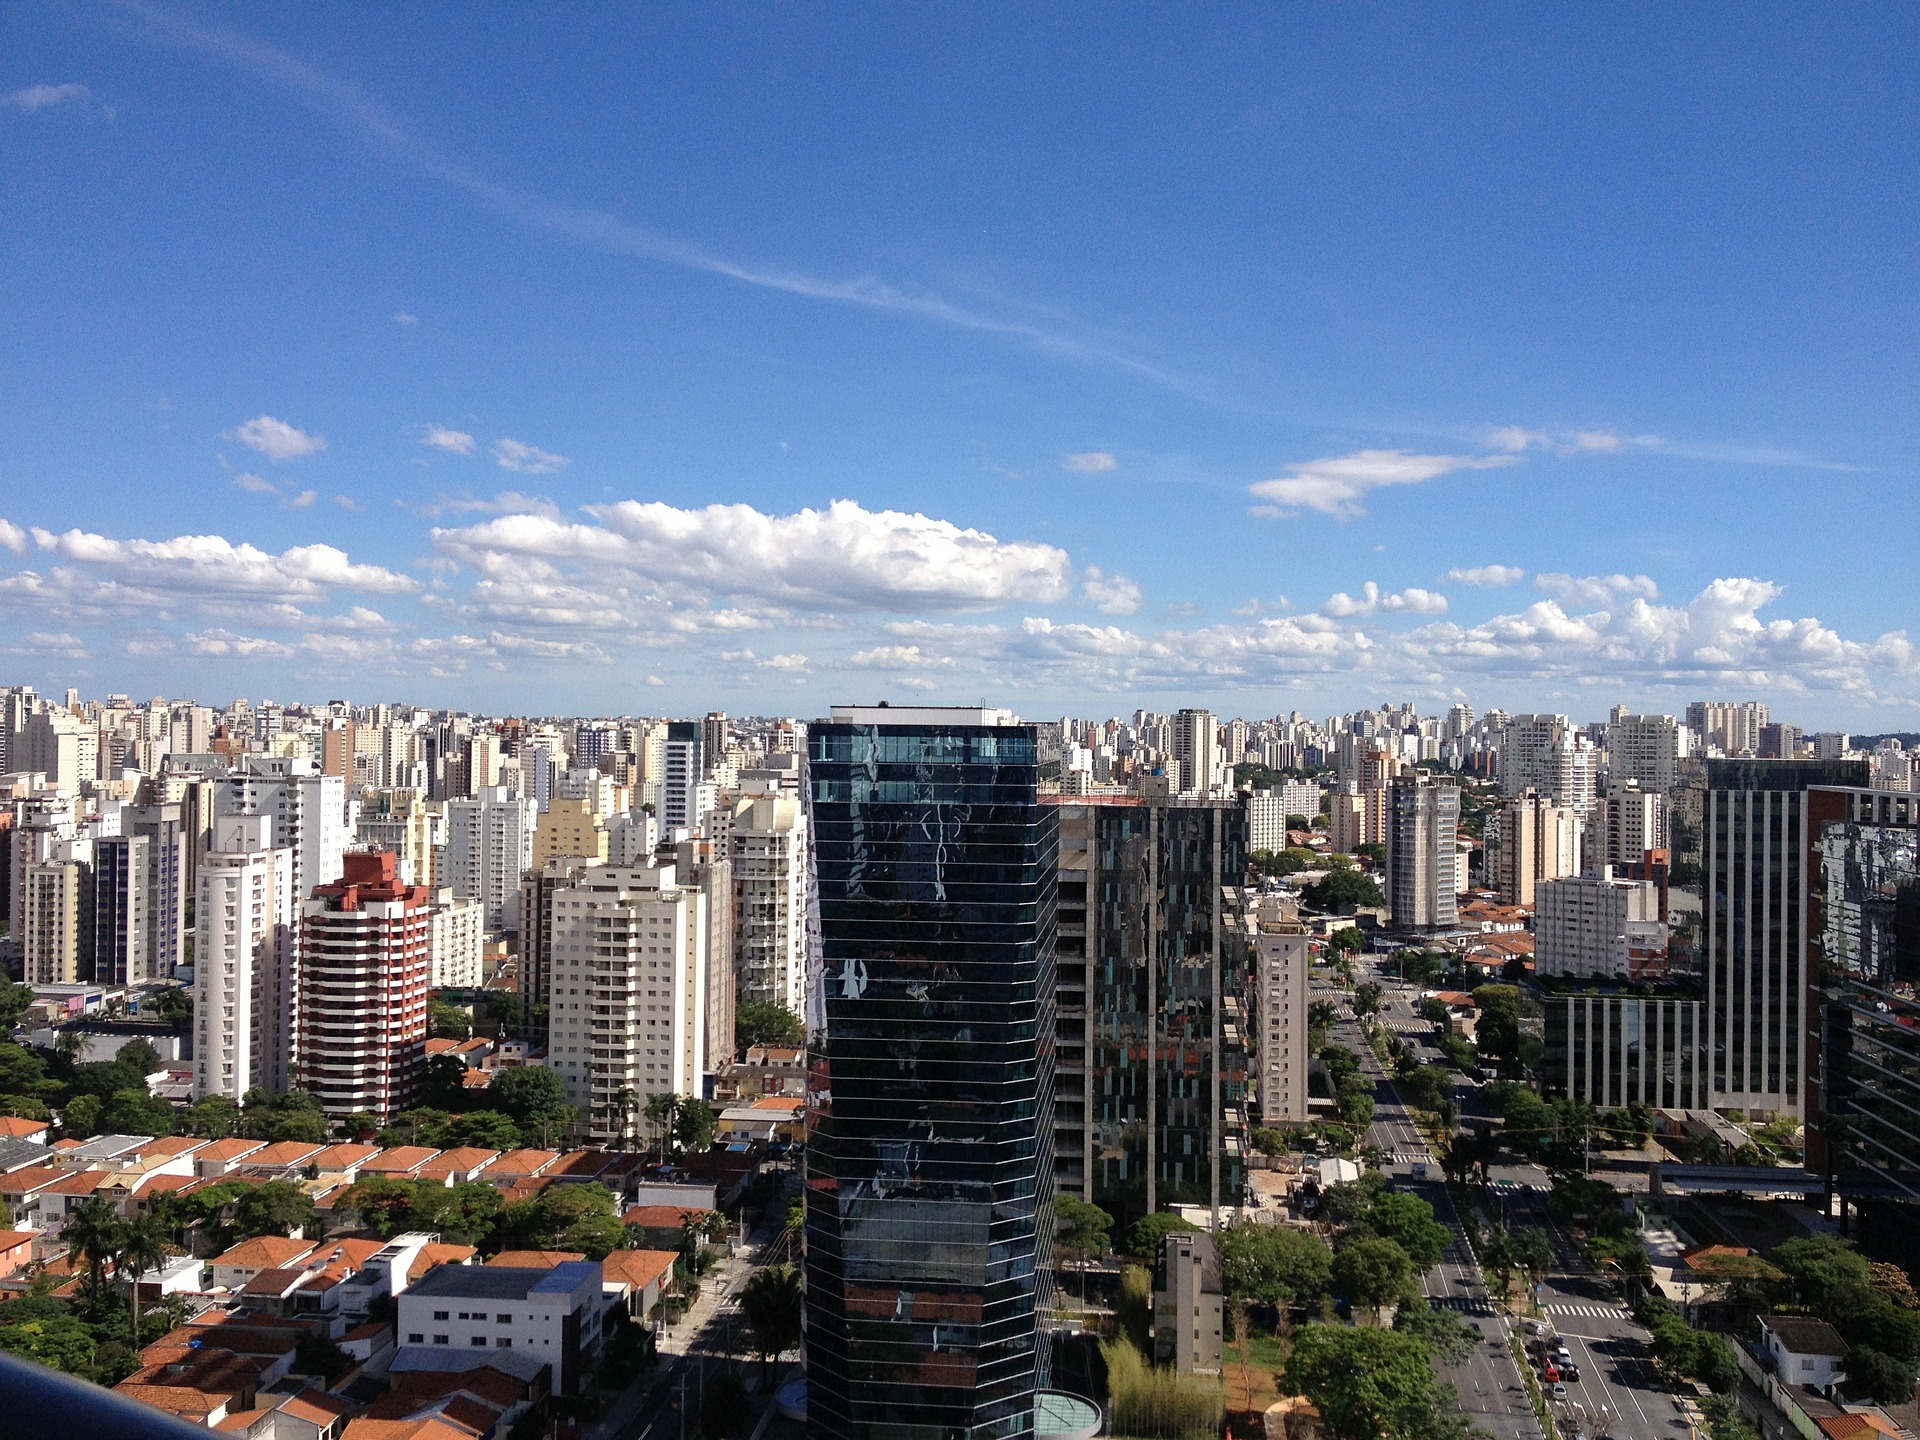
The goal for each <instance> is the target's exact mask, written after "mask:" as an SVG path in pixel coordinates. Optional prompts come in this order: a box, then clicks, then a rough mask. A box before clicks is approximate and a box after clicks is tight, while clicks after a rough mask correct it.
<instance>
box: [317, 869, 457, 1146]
mask: <svg viewBox="0 0 1920 1440" xmlns="http://www.w3.org/2000/svg"><path fill="white" fill-rule="evenodd" d="M432 899H433V893H432V892H431V891H430V890H428V889H427V888H426V886H424V885H402V884H401V883H400V877H399V866H398V864H397V862H396V860H395V857H394V855H393V852H392V851H390V850H367V851H355V852H353V853H351V854H349V855H347V856H346V857H345V859H344V861H343V874H342V877H341V878H340V879H339V880H337V881H335V882H334V883H332V884H330V885H321V886H318V887H316V888H315V889H314V891H313V894H312V897H311V898H310V899H308V900H306V901H305V902H304V903H303V904H302V906H301V917H300V964H299V987H298V990H299V1001H298V1007H297V1008H298V1022H297V1023H298V1034H299V1042H298V1045H297V1050H298V1054H299V1084H300V1088H301V1089H303V1090H305V1091H307V1092H308V1093H309V1094H311V1095H312V1096H313V1097H314V1099H316V1100H317V1101H319V1102H320V1108H321V1109H322V1110H324V1111H325V1112H326V1113H327V1115H328V1116H329V1117H331V1118H335V1119H338V1118H340V1117H342V1116H346V1115H355V1114H361V1113H365V1114H368V1115H372V1116H373V1117H374V1118H375V1119H377V1120H386V1119H388V1118H389V1117H391V1116H393V1115H396V1114H398V1113H399V1112H400V1111H402V1110H409V1109H412V1108H413V1107H414V1106H416V1105H418V1104H419V1103H420V1098H421V1095H422V1093H423V1091H424V1089H425V1086H426V1074H427V996H428V994H429V993H430V992H431V989H432V978H433V958H432V957H433V936H432V917H431V915H430V913H429V912H430V908H431V905H432Z"/></svg>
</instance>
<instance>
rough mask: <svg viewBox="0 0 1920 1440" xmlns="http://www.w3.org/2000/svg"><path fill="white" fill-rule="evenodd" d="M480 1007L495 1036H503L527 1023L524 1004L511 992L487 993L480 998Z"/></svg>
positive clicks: (495, 991)
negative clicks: (484, 1012)
mask: <svg viewBox="0 0 1920 1440" xmlns="http://www.w3.org/2000/svg"><path fill="white" fill-rule="evenodd" d="M480 1006H481V1008H482V1009H483V1010H485V1011H486V1015H487V1022H488V1023H489V1024H490V1025H492V1026H493V1027H494V1031H495V1033H496V1034H500V1035H504V1034H506V1032H507V1031H509V1030H518V1029H520V1028H521V1027H522V1026H523V1025H525V1024H526V1023H527V1007H526V1004H525V1002H523V1001H522V1000H521V999H520V997H519V996H518V995H516V994H514V993H513V991H511V990H489V991H487V992H486V993H485V994H483V995H482V996H481V997H480Z"/></svg>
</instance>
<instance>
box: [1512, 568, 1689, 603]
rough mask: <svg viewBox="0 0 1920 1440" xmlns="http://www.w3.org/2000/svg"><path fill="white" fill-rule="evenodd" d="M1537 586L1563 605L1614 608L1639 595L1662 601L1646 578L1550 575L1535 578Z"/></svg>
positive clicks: (1649, 580)
mask: <svg viewBox="0 0 1920 1440" xmlns="http://www.w3.org/2000/svg"><path fill="white" fill-rule="evenodd" d="M1533 583H1534V585H1535V586H1536V587H1537V588H1539V589H1541V590H1544V591H1546V592H1547V593H1548V594H1549V595H1552V596H1554V597H1555V598H1557V599H1558V600H1559V601H1560V603H1561V604H1563V605H1611V604H1612V603H1613V602H1614V601H1615V600H1620V599H1626V598H1630V597H1633V596H1638V597H1639V598H1640V599H1643V600H1658V599H1659V598H1660V587H1659V586H1658V585H1656V584H1654V583H1653V581H1652V580H1651V579H1650V578H1649V577H1647V576H1645V575H1565V574H1560V573H1558V572H1549V573H1548V574H1545V575H1536V576H1534V577H1533Z"/></svg>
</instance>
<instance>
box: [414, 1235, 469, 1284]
mask: <svg viewBox="0 0 1920 1440" xmlns="http://www.w3.org/2000/svg"><path fill="white" fill-rule="evenodd" d="M479 1253H480V1252H479V1251H477V1250H475V1249H474V1248H473V1246H471V1245H448V1244H444V1243H442V1242H440V1241H437V1240H436V1241H434V1242H433V1243H432V1244H430V1245H422V1246H421V1247H420V1253H419V1254H418V1255H416V1256H414V1257H413V1264H411V1265H410V1266H408V1267H407V1283H408V1284H409V1285H411V1284H413V1283H414V1282H415V1281H417V1280H418V1279H420V1277H421V1276H423V1275H425V1274H426V1273H427V1272H428V1271H429V1270H431V1269H433V1267H434V1266H436V1265H465V1264H466V1263H467V1262H468V1261H469V1260H471V1259H473V1257H474V1256H475V1255H477V1254H479Z"/></svg>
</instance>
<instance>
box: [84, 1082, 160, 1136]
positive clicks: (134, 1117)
mask: <svg viewBox="0 0 1920 1440" xmlns="http://www.w3.org/2000/svg"><path fill="white" fill-rule="evenodd" d="M100 1129H101V1131H102V1132H103V1133H105V1134H108V1135H171V1134H172V1133H173V1106H171V1105H169V1104H168V1103H167V1102H166V1101H165V1100H162V1099H160V1098H159V1097H158V1096H155V1095H149V1094H148V1093H147V1088H146V1086H144V1085H142V1086H140V1087H139V1088H138V1089H132V1088H129V1089H126V1090H116V1091H114V1092H113V1095H112V1097H111V1098H109V1099H108V1101H107V1103H106V1105H105V1106H104V1107H103V1108H102V1109H101V1112H100Z"/></svg>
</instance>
